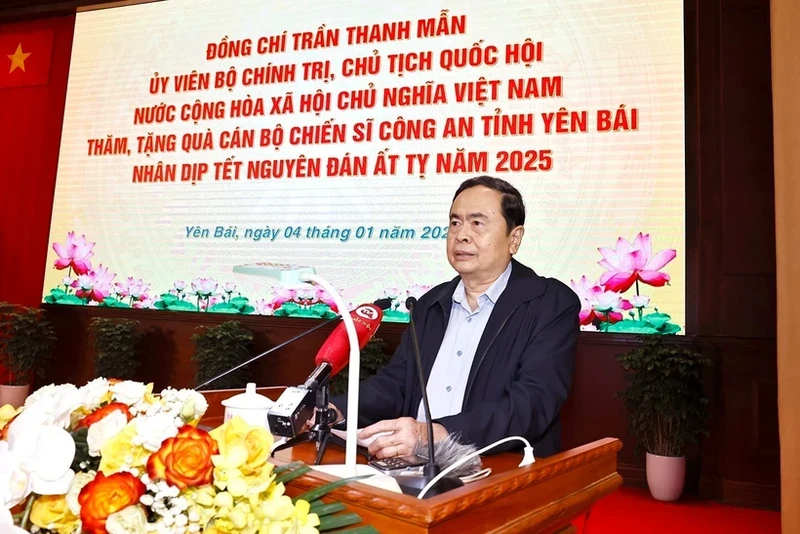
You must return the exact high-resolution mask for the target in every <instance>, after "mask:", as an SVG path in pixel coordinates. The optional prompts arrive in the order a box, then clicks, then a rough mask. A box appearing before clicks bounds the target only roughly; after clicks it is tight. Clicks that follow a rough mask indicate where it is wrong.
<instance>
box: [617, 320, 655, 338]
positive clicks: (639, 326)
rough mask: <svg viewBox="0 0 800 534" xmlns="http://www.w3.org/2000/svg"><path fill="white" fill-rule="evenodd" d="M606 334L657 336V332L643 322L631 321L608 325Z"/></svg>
mask: <svg viewBox="0 0 800 534" xmlns="http://www.w3.org/2000/svg"><path fill="white" fill-rule="evenodd" d="M605 331H606V332H615V333H623V332H624V333H628V334H657V333H658V330H656V329H655V328H653V326H652V325H650V324H648V323H646V322H644V321H631V320H629V319H626V320H624V321H619V322H618V323H614V324H610V325H608V327H607V328H606V330H605Z"/></svg>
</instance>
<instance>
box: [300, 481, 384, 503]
mask: <svg viewBox="0 0 800 534" xmlns="http://www.w3.org/2000/svg"><path fill="white" fill-rule="evenodd" d="M371 476H372V475H360V476H356V477H349V478H343V479H341V480H336V481H335V482H330V483H328V484H325V485H323V486H320V487H318V488H314V489H313V490H311V491H308V492H306V493H303V494H302V495H298V496H297V497H295V498H294V499H292V501H293V502H297V501H300V500H303V501H308V502H311V501H316V500H317V499H321V498H322V497H324V496H325V495H327V494H328V493H330V492H332V491H333V490H335V489H337V488H341V487H342V486H345V485H347V484H349V483H350V482H354V481H356V480H362V479H364V478H369V477H371Z"/></svg>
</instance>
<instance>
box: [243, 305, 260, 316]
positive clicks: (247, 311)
mask: <svg viewBox="0 0 800 534" xmlns="http://www.w3.org/2000/svg"><path fill="white" fill-rule="evenodd" d="M254 311H256V309H255V308H254V307H253V306H250V305H249V304H248V305H247V306H242V307H241V309H240V310H239V313H241V314H243V315H250V314H251V313H253V312H254Z"/></svg>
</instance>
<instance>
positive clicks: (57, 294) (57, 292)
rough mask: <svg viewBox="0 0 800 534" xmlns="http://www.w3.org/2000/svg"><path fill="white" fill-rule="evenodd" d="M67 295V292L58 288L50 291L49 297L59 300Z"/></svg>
mask: <svg viewBox="0 0 800 534" xmlns="http://www.w3.org/2000/svg"><path fill="white" fill-rule="evenodd" d="M66 294H67V293H66V291H64V290H63V289H60V288H57V287H56V288H53V289H51V290H50V295H49V296H51V297H53V298H54V299H55V300H58V299H60V298H62V297H64V295H66Z"/></svg>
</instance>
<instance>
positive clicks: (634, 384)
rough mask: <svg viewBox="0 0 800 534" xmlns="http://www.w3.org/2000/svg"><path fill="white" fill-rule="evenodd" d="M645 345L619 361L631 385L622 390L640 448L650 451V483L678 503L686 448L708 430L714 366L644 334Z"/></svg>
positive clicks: (659, 493) (689, 350) (659, 496)
mask: <svg viewBox="0 0 800 534" xmlns="http://www.w3.org/2000/svg"><path fill="white" fill-rule="evenodd" d="M641 340H642V345H641V346H640V347H637V348H635V349H633V350H630V351H629V352H627V353H625V354H619V355H617V361H618V362H619V363H620V364H621V365H622V368H623V370H624V371H625V379H626V380H627V382H628V387H627V388H626V389H625V390H623V391H621V392H620V393H619V397H620V398H621V399H622V400H623V401H624V403H625V407H626V408H627V410H628V420H629V424H630V431H631V434H633V436H634V437H635V438H636V440H637V446H636V451H637V453H638V452H641V450H642V449H643V450H644V451H645V453H646V471H647V485H648V487H649V488H650V493H651V495H652V496H653V497H654V498H656V499H658V500H661V501H675V500H678V498H679V497H680V496H681V493H682V492H683V486H684V481H685V478H686V457H685V456H684V454H685V448H686V446H687V445H689V444H693V443H696V442H697V437H698V436H699V435H701V434H705V433H706V422H707V420H708V411H707V407H706V405H707V403H708V400H707V399H705V398H704V397H703V392H702V375H703V369H704V368H705V367H706V366H707V365H709V364H710V361H709V360H708V359H707V358H704V357H703V356H702V355H701V354H700V353H699V352H697V351H696V350H694V349H693V348H690V347H686V346H681V345H677V344H668V343H665V342H664V338H663V336H658V335H651V336H642V338H641Z"/></svg>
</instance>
